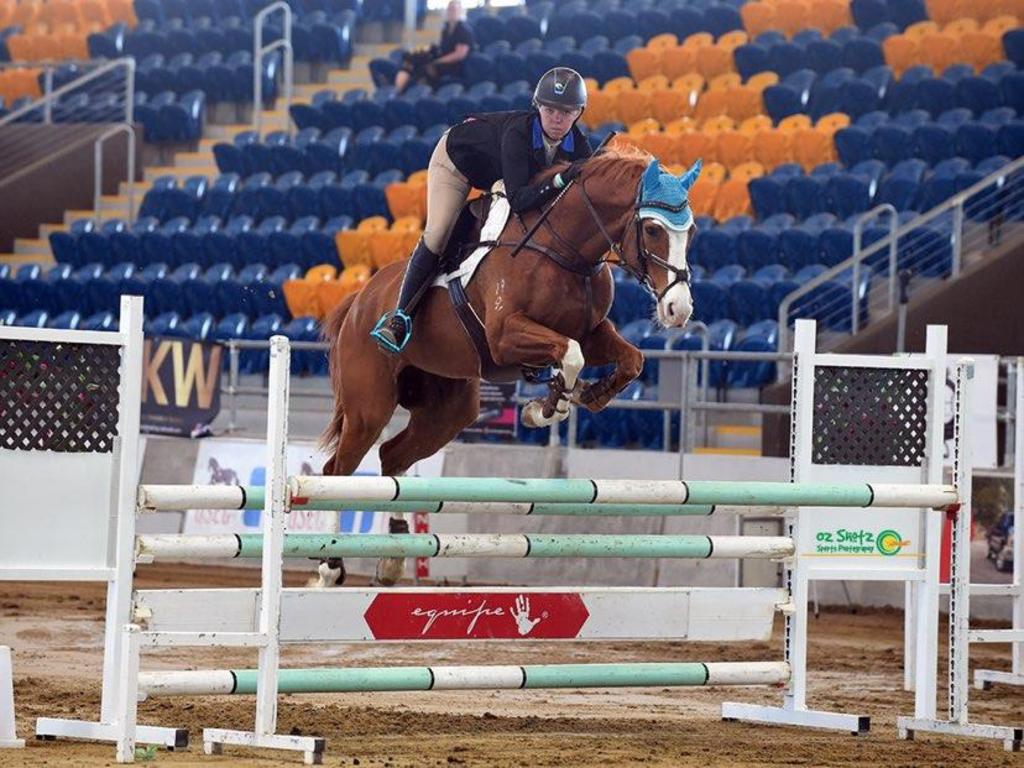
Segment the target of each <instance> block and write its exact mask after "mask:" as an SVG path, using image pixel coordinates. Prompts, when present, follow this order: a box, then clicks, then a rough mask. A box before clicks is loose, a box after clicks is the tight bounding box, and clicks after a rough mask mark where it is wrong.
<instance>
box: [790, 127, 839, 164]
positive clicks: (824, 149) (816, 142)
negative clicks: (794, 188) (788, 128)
mask: <svg viewBox="0 0 1024 768" xmlns="http://www.w3.org/2000/svg"><path fill="white" fill-rule="evenodd" d="M793 155H794V159H795V160H796V162H798V163H800V165H801V166H803V169H804V170H805V171H808V172H810V171H811V170H812V169H813V168H814V166H816V165H821V164H822V163H830V162H833V161H834V160H835V159H836V151H835V145H834V144H833V143H832V134H830V133H826V132H825V131H819V130H818V129H817V128H804V129H801V130H798V131H795V132H794V133H793Z"/></svg>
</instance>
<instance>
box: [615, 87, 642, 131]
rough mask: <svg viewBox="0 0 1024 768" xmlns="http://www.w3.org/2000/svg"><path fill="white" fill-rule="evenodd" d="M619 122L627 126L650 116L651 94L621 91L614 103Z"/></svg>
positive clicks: (636, 90) (638, 91)
mask: <svg viewBox="0 0 1024 768" xmlns="http://www.w3.org/2000/svg"><path fill="white" fill-rule="evenodd" d="M616 113H617V114H618V118H619V120H621V121H622V122H624V123H626V124H627V125H629V124H630V123H636V122H639V121H640V120H643V119H644V118H645V117H647V116H649V115H650V114H651V94H649V93H645V92H644V91H640V90H638V89H635V88H634V89H632V90H629V91H621V92H620V93H619V97H618V100H617V103H616Z"/></svg>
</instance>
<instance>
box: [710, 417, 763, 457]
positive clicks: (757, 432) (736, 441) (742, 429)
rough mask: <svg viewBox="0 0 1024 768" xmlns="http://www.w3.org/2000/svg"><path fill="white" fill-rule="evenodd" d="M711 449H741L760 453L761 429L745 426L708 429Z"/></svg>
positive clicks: (737, 425) (726, 425)
mask: <svg viewBox="0 0 1024 768" xmlns="http://www.w3.org/2000/svg"><path fill="white" fill-rule="evenodd" d="M708 431H709V434H708V442H709V444H710V447H713V448H742V449H746V450H752V451H756V452H757V453H758V454H760V453H761V428H760V427H757V426H748V425H745V424H717V425H713V426H711V427H710V428H709V430H708Z"/></svg>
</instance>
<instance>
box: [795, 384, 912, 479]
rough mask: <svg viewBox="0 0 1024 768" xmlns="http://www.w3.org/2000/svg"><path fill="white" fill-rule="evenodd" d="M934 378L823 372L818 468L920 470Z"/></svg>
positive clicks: (817, 395)
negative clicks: (910, 468) (867, 467)
mask: <svg viewBox="0 0 1024 768" xmlns="http://www.w3.org/2000/svg"><path fill="white" fill-rule="evenodd" d="M928 374H929V372H928V371H927V370H907V369H900V368H846V367H840V366H817V367H816V368H815V375H814V430H813V435H812V437H811V445H812V452H811V455H812V460H813V462H814V463H815V464H849V465H853V466H877V467H920V466H921V465H922V464H923V463H924V461H925V441H926V439H927V433H928Z"/></svg>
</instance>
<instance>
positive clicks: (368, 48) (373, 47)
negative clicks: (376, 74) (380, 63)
mask: <svg viewBox="0 0 1024 768" xmlns="http://www.w3.org/2000/svg"><path fill="white" fill-rule="evenodd" d="M434 36H436V35H434ZM400 46H401V43H399V42H394V43H356V46H355V49H354V51H355V55H354V56H353V57H352V68H353V69H355V66H356V60H357V59H366V60H367V61H369V60H370V59H374V58H377V57H378V56H387V55H388V54H389V53H391V51H393V50H395V48H398V47H400Z"/></svg>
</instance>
